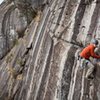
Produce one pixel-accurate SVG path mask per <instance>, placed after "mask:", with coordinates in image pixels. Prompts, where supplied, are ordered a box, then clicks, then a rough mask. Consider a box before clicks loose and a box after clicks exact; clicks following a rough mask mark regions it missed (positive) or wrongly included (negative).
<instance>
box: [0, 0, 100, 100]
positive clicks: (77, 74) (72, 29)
mask: <svg viewBox="0 0 100 100" xmlns="http://www.w3.org/2000/svg"><path fill="white" fill-rule="evenodd" d="M37 1H38V0H37ZM32 2H35V0H33V1H32ZM43 2H46V1H45V0H44V1H43V0H42V1H41V3H40V4H39V5H40V6H41V7H42V6H43V9H42V11H40V10H41V9H39V10H37V15H36V17H35V18H34V19H33V20H32V21H31V23H30V25H29V26H28V27H27V28H25V29H26V30H25V33H24V34H25V36H24V37H23V38H20V39H19V40H18V43H17V44H16V45H15V46H14V47H13V48H12V49H11V51H10V52H9V53H8V54H7V55H6V56H5V57H4V58H3V59H1V61H0V100H100V90H99V88H100V84H99V82H100V73H99V72H100V68H99V66H100V63H99V62H98V63H97V65H95V66H96V70H95V78H94V80H92V81H89V80H87V79H85V78H84V77H85V74H86V71H87V68H86V69H82V70H80V67H79V64H80V63H79V61H78V60H77V54H78V52H79V51H80V49H81V48H82V47H84V46H86V45H87V44H88V43H90V42H91V40H92V39H93V38H97V39H98V40H99V38H100V34H99V31H100V23H99V22H100V9H99V8H100V3H99V0H49V1H48V3H43ZM42 3H43V4H42ZM11 5H12V2H11V3H9V5H8V4H6V3H4V4H2V5H1V8H2V10H1V11H0V12H1V14H0V15H2V18H3V12H4V11H3V10H6V9H7V8H9V6H11ZM33 6H34V3H32V7H33ZM33 8H34V7H33ZM12 12H13V11H11V13H12ZM6 13H8V10H7V12H6ZM13 13H15V10H14V12H13ZM7 15H9V14H7ZM4 18H5V17H4ZM8 18H9V16H7V17H6V19H7V20H6V22H5V24H3V25H4V27H5V28H4V29H2V25H1V26H0V28H1V30H3V32H4V34H6V33H5V32H6V31H5V29H7V28H8V27H9V25H8V24H6V23H7V21H9V19H8ZM11 18H12V17H11ZM13 18H15V17H13ZM0 20H1V19H0ZM13 20H14V19H13ZM3 21H5V20H3ZM14 21H15V20H14ZM14 21H12V24H13V23H14ZM2 23H3V22H2V21H1V24H2ZM15 26H16V25H15ZM1 33H2V32H1ZM4 39H5V38H4ZM0 40H1V39H0ZM5 40H6V39H5ZM2 43H3V42H2ZM0 46H1V47H2V44H0ZM99 52H100V51H98V53H99Z"/></svg>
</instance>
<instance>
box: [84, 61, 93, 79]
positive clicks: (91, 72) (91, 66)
mask: <svg viewBox="0 0 100 100" xmlns="http://www.w3.org/2000/svg"><path fill="white" fill-rule="evenodd" d="M87 66H88V68H89V69H88V71H87V73H86V78H93V76H91V75H93V71H94V65H93V64H92V63H91V62H90V61H89V62H88V64H87Z"/></svg>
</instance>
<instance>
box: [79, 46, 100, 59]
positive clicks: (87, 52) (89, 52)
mask: <svg viewBox="0 0 100 100" xmlns="http://www.w3.org/2000/svg"><path fill="white" fill-rule="evenodd" d="M94 49H95V46H94V45H93V44H90V45H88V46H87V47H86V48H84V49H83V50H82V52H81V53H80V56H81V57H83V58H85V59H89V58H90V57H93V58H100V56H98V55H96V54H95V53H94Z"/></svg>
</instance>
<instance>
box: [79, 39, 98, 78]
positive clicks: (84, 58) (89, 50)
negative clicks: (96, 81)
mask: <svg viewBox="0 0 100 100" xmlns="http://www.w3.org/2000/svg"><path fill="white" fill-rule="evenodd" d="M97 45H98V41H97V40H96V39H94V40H93V41H92V43H91V44H90V45H88V46H87V47H85V48H84V49H83V50H82V52H81V53H80V58H81V63H82V67H84V66H85V67H86V66H87V67H89V68H88V71H87V73H86V78H88V79H93V71H94V67H95V64H96V62H94V61H92V60H91V59H90V58H91V57H92V58H97V59H99V58H100V56H99V55H97V54H95V52H94V50H95V48H96V47H97Z"/></svg>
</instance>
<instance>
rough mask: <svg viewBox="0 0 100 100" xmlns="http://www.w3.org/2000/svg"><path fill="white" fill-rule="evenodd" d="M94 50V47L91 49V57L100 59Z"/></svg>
mask: <svg viewBox="0 0 100 100" xmlns="http://www.w3.org/2000/svg"><path fill="white" fill-rule="evenodd" d="M94 49H95V47H94V46H92V47H91V56H92V57H94V58H100V56H98V55H96V54H95V52H94Z"/></svg>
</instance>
